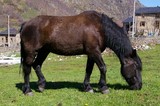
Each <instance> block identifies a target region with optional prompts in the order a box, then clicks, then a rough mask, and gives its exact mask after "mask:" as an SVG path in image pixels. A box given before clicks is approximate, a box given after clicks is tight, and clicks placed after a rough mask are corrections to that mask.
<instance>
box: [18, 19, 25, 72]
mask: <svg viewBox="0 0 160 106" xmlns="http://www.w3.org/2000/svg"><path fill="white" fill-rule="evenodd" d="M25 23H26V22H24V23H22V24H21V28H20V30H19V33H20V39H21V37H22V31H23V28H24V25H25ZM20 55H21V60H20V71H19V73H21V71H22V68H23V61H24V56H25V52H24V47H23V41H22V39H21V41H20Z"/></svg>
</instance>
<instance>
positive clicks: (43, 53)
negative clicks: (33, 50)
mask: <svg viewBox="0 0 160 106" xmlns="http://www.w3.org/2000/svg"><path fill="white" fill-rule="evenodd" d="M48 54H49V52H48V51H47V50H44V49H41V50H39V51H38V55H37V57H36V60H35V61H34V63H33V65H32V66H33V68H34V70H35V72H36V74H37V77H38V83H37V84H38V89H39V91H40V92H42V91H43V90H44V88H45V85H46V80H45V77H44V75H43V73H42V71H41V67H42V63H43V62H44V60H45V59H46V57H47V55H48Z"/></svg>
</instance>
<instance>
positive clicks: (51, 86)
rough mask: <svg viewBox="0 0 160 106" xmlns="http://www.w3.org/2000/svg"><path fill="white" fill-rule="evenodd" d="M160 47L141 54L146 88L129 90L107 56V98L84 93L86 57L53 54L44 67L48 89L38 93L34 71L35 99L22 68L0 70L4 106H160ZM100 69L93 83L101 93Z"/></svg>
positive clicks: (0, 105)
mask: <svg viewBox="0 0 160 106" xmlns="http://www.w3.org/2000/svg"><path fill="white" fill-rule="evenodd" d="M159 48H160V45H158V46H156V47H153V48H152V49H151V50H147V51H139V52H138V53H139V55H140V57H141V59H142V62H143V72H142V76H143V88H142V90H140V91H132V90H129V89H128V86H127V84H126V82H125V81H124V80H123V78H122V77H121V75H120V64H119V61H118V59H117V58H116V56H115V55H114V54H111V55H108V54H103V57H104V61H105V62H106V64H107V69H108V71H107V82H108V86H109V89H110V93H109V94H106V95H103V94H101V93H100V92H95V93H94V94H91V93H85V92H82V82H83V79H84V74H85V71H84V70H85V65H86V56H79V57H62V56H57V55H54V54H50V55H49V56H48V58H47V60H46V61H45V63H44V65H43V68H42V70H43V73H44V75H45V77H46V79H47V86H46V89H45V91H44V92H43V93H39V92H37V86H36V82H37V77H36V75H35V73H34V71H33V70H32V73H31V88H32V90H33V93H34V95H33V96H32V97H29V96H25V95H23V94H22V91H21V86H22V83H23V78H22V75H21V74H19V65H13V66H3V67H0V106H128V105H129V106H158V105H160V83H159V81H160V74H159V71H160V70H159V69H160V50H159ZM98 80H99V70H98V69H97V66H95V67H94V70H93V73H92V76H91V83H92V86H93V88H94V89H95V90H97V83H98Z"/></svg>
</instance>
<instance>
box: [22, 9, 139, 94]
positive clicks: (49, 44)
mask: <svg viewBox="0 0 160 106" xmlns="http://www.w3.org/2000/svg"><path fill="white" fill-rule="evenodd" d="M20 39H21V42H20V45H21V66H22V67H21V69H22V70H23V73H24V74H23V78H24V85H23V86H22V91H23V93H24V94H25V95H32V94H33V93H32V90H31V88H30V84H29V83H30V77H29V76H30V73H31V68H33V69H34V70H35V73H36V75H37V77H38V82H37V84H38V89H39V91H40V92H42V91H43V90H44V89H45V85H46V79H45V77H44V75H43V73H42V71H41V67H42V64H43V62H44V61H45V59H46V57H47V56H48V54H49V53H55V54H58V55H64V56H73V55H87V64H86V70H85V71H86V72H85V77H84V82H83V88H84V91H85V92H94V91H93V88H92V87H91V85H90V76H91V74H92V70H93V66H94V64H96V65H97V66H98V69H99V71H100V79H99V83H98V85H99V90H100V92H101V93H103V94H107V93H109V88H108V86H107V83H106V72H107V68H106V64H105V63H104V60H103V58H102V54H101V53H102V52H103V51H104V50H105V49H106V48H110V49H111V50H112V51H114V53H115V54H116V56H117V57H118V59H119V61H120V64H121V68H120V70H121V74H122V76H123V77H124V79H125V80H126V82H127V83H128V84H129V87H130V89H132V90H140V89H141V88H142V76H141V71H142V62H141V59H140V57H139V56H138V54H137V51H136V50H135V49H133V47H132V45H131V42H130V40H129V37H128V36H127V34H126V32H125V31H124V29H123V28H122V27H120V26H118V25H117V24H116V22H114V21H113V20H112V19H111V18H110V17H108V16H107V15H106V14H104V13H99V12H96V11H84V12H82V13H80V14H78V15H74V16H47V15H40V16H37V17H35V18H33V19H31V20H29V21H27V22H25V23H23V24H22V25H21V28H20Z"/></svg>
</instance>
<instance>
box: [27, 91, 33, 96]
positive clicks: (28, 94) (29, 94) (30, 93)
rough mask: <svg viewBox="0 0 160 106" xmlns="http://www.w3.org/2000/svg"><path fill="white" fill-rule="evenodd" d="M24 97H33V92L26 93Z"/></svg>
mask: <svg viewBox="0 0 160 106" xmlns="http://www.w3.org/2000/svg"><path fill="white" fill-rule="evenodd" d="M25 95H26V96H33V92H28V93H26V94H25Z"/></svg>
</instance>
